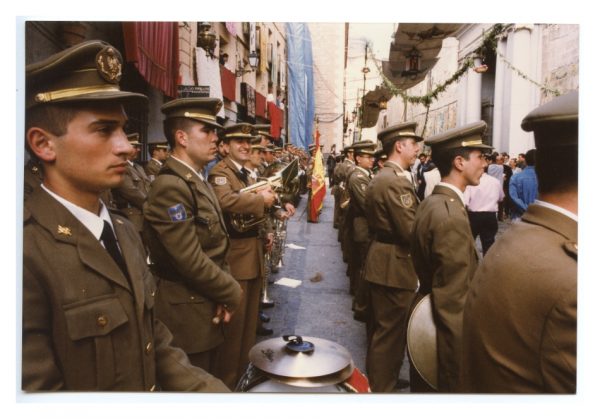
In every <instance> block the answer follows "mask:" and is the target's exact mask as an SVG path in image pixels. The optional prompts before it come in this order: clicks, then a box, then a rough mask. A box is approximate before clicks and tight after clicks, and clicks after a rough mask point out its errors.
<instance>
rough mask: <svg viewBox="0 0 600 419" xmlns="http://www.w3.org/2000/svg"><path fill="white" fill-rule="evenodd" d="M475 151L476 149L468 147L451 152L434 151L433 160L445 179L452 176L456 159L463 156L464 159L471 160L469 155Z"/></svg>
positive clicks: (450, 150) (454, 149) (451, 150)
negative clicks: (451, 172)
mask: <svg viewBox="0 0 600 419" xmlns="http://www.w3.org/2000/svg"><path fill="white" fill-rule="evenodd" d="M473 150H475V149H473V148H466V147H460V148H452V149H449V150H434V151H433V152H432V153H431V160H432V161H433V163H434V164H435V165H436V166H437V168H438V170H439V171H440V176H441V177H445V176H448V175H449V174H450V171H451V170H452V163H453V162H454V159H455V158H456V157H458V156H461V157H463V158H464V159H466V160H469V155H470V153H471V151H473Z"/></svg>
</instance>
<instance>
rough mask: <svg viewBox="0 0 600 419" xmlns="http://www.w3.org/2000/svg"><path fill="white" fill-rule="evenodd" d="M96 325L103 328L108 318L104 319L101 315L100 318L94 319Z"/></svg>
mask: <svg viewBox="0 0 600 419" xmlns="http://www.w3.org/2000/svg"><path fill="white" fill-rule="evenodd" d="M96 324H97V325H98V326H99V327H105V326H106V325H107V324H108V317H106V316H105V315H104V314H101V315H100V316H98V318H97V319H96Z"/></svg>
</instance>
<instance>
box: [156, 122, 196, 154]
mask: <svg viewBox="0 0 600 419" xmlns="http://www.w3.org/2000/svg"><path fill="white" fill-rule="evenodd" d="M194 124H196V122H195V121H194V120H192V119H189V118H183V117H177V118H168V119H166V120H165V121H164V123H163V131H164V133H165V137H166V138H167V142H168V143H169V147H171V150H174V149H175V144H176V141H175V133H176V132H177V131H178V130H182V131H185V132H188V133H189V132H190V130H191V128H192V126H193V125H194Z"/></svg>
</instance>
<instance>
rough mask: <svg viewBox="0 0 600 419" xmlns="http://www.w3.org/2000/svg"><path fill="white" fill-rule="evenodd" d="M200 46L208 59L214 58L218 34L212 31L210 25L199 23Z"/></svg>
mask: <svg viewBox="0 0 600 419" xmlns="http://www.w3.org/2000/svg"><path fill="white" fill-rule="evenodd" d="M198 46H199V47H201V48H203V49H204V50H205V51H206V56H207V57H212V56H213V55H214V52H215V48H216V47H217V34H216V33H215V32H214V31H213V30H212V28H211V26H210V23H208V22H200V23H198Z"/></svg>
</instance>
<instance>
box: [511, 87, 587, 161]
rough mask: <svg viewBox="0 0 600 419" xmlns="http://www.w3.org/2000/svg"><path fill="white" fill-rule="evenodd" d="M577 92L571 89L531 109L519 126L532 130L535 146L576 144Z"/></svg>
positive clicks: (577, 128)
mask: <svg viewBox="0 0 600 419" xmlns="http://www.w3.org/2000/svg"><path fill="white" fill-rule="evenodd" d="M578 125H579V92H578V91H573V92H570V93H567V94H565V95H562V96H559V97H557V98H556V99H553V100H552V101H550V102H548V103H546V104H545V105H542V106H540V107H538V108H536V109H534V110H533V111H531V112H530V113H529V114H528V115H527V116H526V117H525V119H523V122H521V128H523V130H525V131H528V132H529V131H533V136H534V138H535V146H536V148H541V149H543V148H549V147H558V146H569V145H577V144H578V142H579V127H578Z"/></svg>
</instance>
